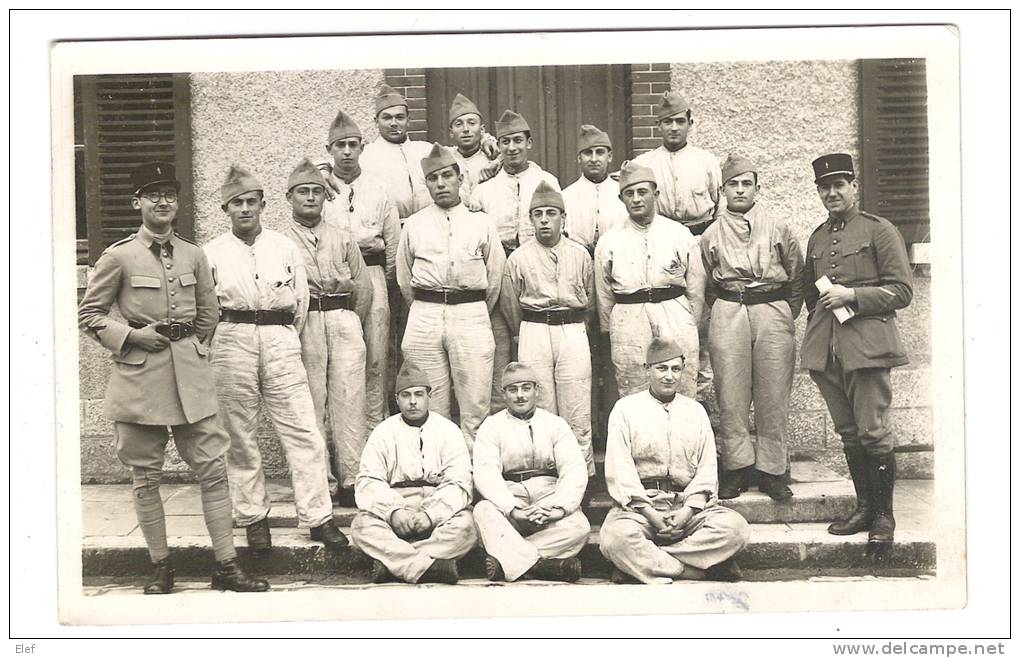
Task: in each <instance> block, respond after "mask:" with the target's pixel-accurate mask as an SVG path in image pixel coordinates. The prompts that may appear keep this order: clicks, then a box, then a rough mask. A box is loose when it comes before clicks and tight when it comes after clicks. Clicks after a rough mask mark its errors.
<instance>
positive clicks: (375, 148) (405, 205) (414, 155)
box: [341, 137, 432, 219]
mask: <svg viewBox="0 0 1020 658" xmlns="http://www.w3.org/2000/svg"><path fill="white" fill-rule="evenodd" d="M431 151H432V144H430V143H428V142H419V141H417V140H413V139H410V138H408V139H406V140H405V141H404V142H403V143H401V144H394V143H393V142H388V141H386V140H385V139H383V138H382V137H378V138H376V139H375V141H373V142H369V143H368V144H366V145H365V150H364V151H363V152H362V154H361V159H360V160H359V163H360V164H361V169H362V171H363V172H364V173H366V174H368V175H369V176H372V177H373V178H376V179H378V180H379V181H380V182H381V183H382V184H383V187H384V188H385V189H386V191H387V193H388V194H389V196H390V199H392V201H393V203H394V204H395V205H396V206H397V212H398V213H399V214H400V218H401V219H405V218H407V217H410V216H411V215H413V214H414V213H416V212H418V211H419V210H421V209H422V208H424V207H426V206H428V205H429V204H430V203H432V197H431V196H429V190H428V188H427V187H425V174H423V173H422V170H421V161H422V159H423V158H426V157H428V154H429V153H430V152H431ZM341 201H342V200H341Z"/></svg>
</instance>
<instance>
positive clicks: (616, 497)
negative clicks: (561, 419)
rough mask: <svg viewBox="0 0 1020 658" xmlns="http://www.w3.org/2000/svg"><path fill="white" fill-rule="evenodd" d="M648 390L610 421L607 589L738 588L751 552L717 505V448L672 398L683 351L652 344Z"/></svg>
mask: <svg viewBox="0 0 1020 658" xmlns="http://www.w3.org/2000/svg"><path fill="white" fill-rule="evenodd" d="M645 368H646V369H647V370H648V390H645V391H641V392H640V393H635V394H634V395H629V396H627V397H625V398H623V399H621V400H620V401H619V402H617V403H616V406H615V407H613V411H612V413H611V414H610V415H609V433H608V438H607V445H606V484H607V485H608V488H609V495H610V496H611V497H612V498H613V501H614V502H615V503H616V504H615V505H614V507H613V509H612V510H610V511H609V514H608V515H607V516H606V520H605V522H604V523H603V524H602V532H601V537H600V540H599V547H600V550H601V551H602V554H603V555H605V556H606V558H608V559H609V560H610V561H611V562H612V563H613V564H614V565H615V566H616V570H615V571H614V573H613V582H617V583H620V582H628V580H629V578H628V577H631V578H634V579H637V580H638V581H640V582H642V583H670V582H672V581H673V580H674V579H689V580H730V581H735V580H739V579H740V578H741V575H740V570H739V568H738V567H737V565H736V563H734V562H733V560H732V559H731V558H732V557H733V555H734V554H736V552H737V551H739V550H740V549H742V548H743V547H744V545H746V544H747V539H748V526H747V521H746V520H744V517H742V516H741V515H740V514H739V513H737V512H734V511H733V510H731V509H727V508H725V507H721V506H719V505H717V504H716V503H717V502H718V499H717V491H718V474H717V472H716V455H715V438H714V436H713V435H712V427H711V425H709V423H708V415H707V414H706V413H705V410H704V408H702V406H701V405H700V404H698V403H697V402H695V401H694V400H693V399H691V398H688V397H686V396H683V395H677V394H676V392H677V385H678V384H679V382H680V376H681V373H682V372H683V369H684V357H683V350H682V349H681V348H680V346H679V345H678V344H677V343H675V342H674V341H672V340H662V339H661V338H655V339H653V340H652V343H651V345H649V347H648V351H647V355H646V358H645Z"/></svg>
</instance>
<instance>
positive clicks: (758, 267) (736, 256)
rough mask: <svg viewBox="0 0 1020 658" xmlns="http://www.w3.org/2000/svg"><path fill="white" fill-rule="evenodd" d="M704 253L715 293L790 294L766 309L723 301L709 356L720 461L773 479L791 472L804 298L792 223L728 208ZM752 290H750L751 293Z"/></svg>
mask: <svg viewBox="0 0 1020 658" xmlns="http://www.w3.org/2000/svg"><path fill="white" fill-rule="evenodd" d="M701 255H702V260H703V262H704V265H705V271H706V272H707V273H708V277H709V281H710V283H709V289H708V290H706V297H711V296H712V288H713V287H716V286H718V287H722V288H725V289H727V290H731V291H740V290H744V289H747V290H748V291H750V290H755V291H759V292H765V291H769V290H775V289H776V288H777V287H779V286H780V285H783V284H786V285H787V286H789V288H790V294H789V295H788V297H787V298H786V299H780V300H777V301H772V302H765V303H761V304H753V305H747V306H745V305H743V304H740V303H739V302H735V301H728V300H725V299H716V300H715V302H714V303H713V304H712V311H711V317H712V321H711V324H710V325H709V333H708V336H709V338H708V340H709V346H708V347H709V354H710V356H711V358H712V370H713V372H714V373H715V391H716V396H717V398H718V400H719V437H718V441H719V457H720V459H721V460H722V468H723V470H727V471H732V470H736V469H739V468H744V467H745V466H752V465H753V466H754V467H755V468H756V469H757V470H759V471H762V472H765V473H770V474H772V475H782V474H783V473H785V472H786V467H787V461H788V460H787V440H788V438H789V413H788V412H789V407H790V391H791V389H792V387H793V370H794V364H795V355H794V351H795V347H794V331H793V321H794V319H795V318H796V317H797V315H798V313H799V311H800V305H801V301H802V299H803V294H802V293H801V291H800V287H801V285H802V284H801V271H802V270H803V267H804V257H803V256H802V255H801V251H800V245H799V244H798V243H797V239H796V237H795V236H794V235H793V232H792V231H791V230H790V227H789V226H788V225H787V224H786V222H782V221H779V220H777V219H774V218H772V217H771V216H770V215H769V214H768V213H766V211H765V209H764V208H762V207H761V204H760V203H758V204H755V205H754V206H753V207H752V208H751V209H750V210H749V211H748V212H747V213H745V214H743V215H740V214H738V213H734V212H731V211H730V210H728V209H726V210H723V211H722V212H721V213H720V214H719V218H718V220H717V221H716V222H715V223H714V224H712V225H711V226H709V227H708V230H706V231H705V233H704V235H703V236H702V240H701ZM748 286H750V287H748ZM752 400H753V401H754V418H755V426H756V428H757V442H756V443H755V444H754V445H752V443H751V421H750V418H749V412H750V409H751V401H752Z"/></svg>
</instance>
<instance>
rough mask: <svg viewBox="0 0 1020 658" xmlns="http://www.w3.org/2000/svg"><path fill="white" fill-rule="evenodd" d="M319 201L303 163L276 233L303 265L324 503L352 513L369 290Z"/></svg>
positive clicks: (351, 247) (314, 179) (351, 250)
mask: <svg viewBox="0 0 1020 658" xmlns="http://www.w3.org/2000/svg"><path fill="white" fill-rule="evenodd" d="M325 199H326V181H325V180H323V178H322V174H320V173H319V170H318V169H316V168H315V165H314V164H312V162H311V161H310V160H307V159H305V160H303V161H302V162H301V163H299V164H298V166H297V167H296V168H295V169H294V171H293V172H291V175H290V178H289V179H288V180H287V200H288V201H290V205H291V209H292V210H293V215H294V223H293V224H291V225H290V226H289V227H288V228H287V230H286V231H285V232H284V235H286V236H287V237H289V238H290V239H291V240H293V241H294V244H295V245H297V247H298V251H299V252H300V254H301V255H302V257H303V258H304V262H305V274H306V276H307V278H308V293H309V298H308V315H307V316H306V320H305V325H304V327H303V328H302V329H301V360H302V362H303V363H304V365H305V372H307V373H308V387H309V388H310V389H311V392H312V402H313V403H314V404H315V415H316V421H317V422H318V425H319V433H320V434H322V436H323V438H327V437H331V438H332V446H329V445H327V448H331V449H329V450H327V452H331V453H333V456H334V459H333V461H332V463H331V468H329V469H328V470H327V471H326V473H327V478H328V480H329V492H330V497H331V498H333V500H335V501H337V502H339V503H340V504H341V505H343V506H344V507H354V479H355V478H356V477H357V475H358V462H359V460H360V459H361V449H362V448H364V447H365V440H366V439H367V438H368V432H367V431H366V428H365V386H364V381H365V378H364V377H362V376H360V375H362V374H363V373H364V371H365V340H364V333H363V331H362V322H363V321H364V320H365V319H367V317H368V311H369V308H370V306H371V305H372V284H371V282H370V281H369V280H368V274H367V272H366V271H365V264H364V261H362V259H361V251H360V250H359V249H358V246H357V244H356V243H355V242H354V240H353V238H352V235H351V234H350V233H348V232H346V231H344V230H343V229H342V228H341V227H340V226H339V225H337V224H334V223H332V222H329V221H326V220H325V219H323V216H322V205H323V202H324V201H325ZM327 418H328V419H329V431H327V429H326V419H327ZM327 461H329V460H327ZM334 471H335V475H334Z"/></svg>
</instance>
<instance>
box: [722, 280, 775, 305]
mask: <svg viewBox="0 0 1020 658" xmlns="http://www.w3.org/2000/svg"><path fill="white" fill-rule="evenodd" d="M712 294H714V295H715V296H716V297H718V298H719V299H725V300H726V301H728V302H736V303H737V304H743V305H744V306H754V305H755V304H767V303H768V302H778V301H784V300H786V299H787V298H789V296H790V287H789V286H788V285H786V284H783V285H782V286H780V287H778V288H776V289H775V290H765V291H759V290H755V289H754V288H751V289H750V290H749V289H747V288H744V289H743V290H727V289H726V288H720V287H718V286H712Z"/></svg>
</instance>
